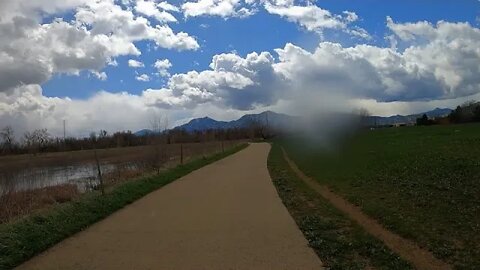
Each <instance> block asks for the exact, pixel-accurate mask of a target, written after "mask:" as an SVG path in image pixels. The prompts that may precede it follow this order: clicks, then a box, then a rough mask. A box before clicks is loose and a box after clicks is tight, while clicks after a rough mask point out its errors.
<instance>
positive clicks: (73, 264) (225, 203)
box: [18, 143, 322, 270]
mask: <svg viewBox="0 0 480 270" xmlns="http://www.w3.org/2000/svg"><path fill="white" fill-rule="evenodd" d="M269 150H270V145H269V144H266V143H262V144H252V145H250V146H249V147H248V148H246V149H245V150H243V151H241V152H239V153H237V154H234V155H232V156H230V157H227V158H225V159H223V160H220V161H218V162H215V163H213V164H211V165H208V166H206V167H203V168H202V169H200V170H197V171H195V172H193V173H191V174H189V175H187V176H185V177H182V178H180V179H179V180H177V181H175V182H173V183H171V184H169V185H167V186H165V187H163V188H162V189H159V190H157V191H155V192H152V193H150V194H149V195H147V196H146V197H144V198H142V199H140V200H138V201H136V202H135V203H133V204H131V205H129V206H127V207H125V208H124V209H122V210H120V211H118V212H116V213H114V214H113V215H111V216H110V217H108V218H106V219H105V220H103V221H101V222H98V223H96V224H95V225H92V226H91V227H90V228H89V229H87V230H85V231H83V232H81V233H78V234H76V235H75V236H73V237H71V238H69V239H67V240H65V241H63V242H61V243H59V244H58V245H56V246H54V247H53V248H51V249H49V250H48V251H46V252H44V253H43V254H41V255H39V256H37V257H35V258H33V259H32V260H30V261H28V262H26V263H25V264H23V265H21V266H20V267H19V268H18V269H62V270H65V269H89V270H90V269H222V270H223V269H320V268H322V266H321V261H320V260H319V259H318V257H317V256H316V255H315V253H314V251H313V250H312V249H310V248H309V247H308V246H307V241H306V240H305V238H304V237H303V235H302V233H301V232H300V230H299V229H298V228H297V226H296V224H295V222H294V221H293V219H292V218H291V217H290V215H289V213H288V211H287V209H286V208H285V207H284V206H283V204H282V202H281V200H280V198H279V197H278V195H277V192H276V190H275V188H274V186H273V184H272V182H271V179H270V176H269V174H268V170H267V155H268V151H269Z"/></svg>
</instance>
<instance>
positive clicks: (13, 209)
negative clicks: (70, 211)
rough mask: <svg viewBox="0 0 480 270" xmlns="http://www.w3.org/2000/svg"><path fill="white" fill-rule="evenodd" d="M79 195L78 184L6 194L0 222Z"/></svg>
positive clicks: (1, 198) (0, 198)
mask: <svg viewBox="0 0 480 270" xmlns="http://www.w3.org/2000/svg"><path fill="white" fill-rule="evenodd" d="M79 195H80V192H79V191H78V189H77V186H75V185H73V184H63V185H58V186H52V187H45V188H41V189H34V190H28V191H19V192H10V193H7V194H4V195H3V196H1V197H0V223H4V222H8V221H11V220H12V219H15V218H19V217H22V216H24V215H27V214H29V213H32V212H33V211H35V210H38V209H42V208H45V207H48V206H50V205H52V204H57V203H64V202H68V201H71V200H72V199H74V198H76V197H77V196H79Z"/></svg>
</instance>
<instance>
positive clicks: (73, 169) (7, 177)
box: [0, 163, 138, 195]
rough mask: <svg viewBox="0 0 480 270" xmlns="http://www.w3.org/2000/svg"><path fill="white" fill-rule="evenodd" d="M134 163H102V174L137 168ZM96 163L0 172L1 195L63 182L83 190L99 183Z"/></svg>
mask: <svg viewBox="0 0 480 270" xmlns="http://www.w3.org/2000/svg"><path fill="white" fill-rule="evenodd" d="M136 169H138V166H137V165H136V164H133V163H122V164H109V163H104V164H102V165H101V172H102V174H103V175H104V174H108V173H112V172H115V171H119V170H122V171H125V170H136ZM98 182H99V181H98V171H97V166H96V164H80V165H69V166H58V167H40V168H27V169H22V170H18V171H13V172H0V195H1V194H2V193H3V192H15V191H24V190H32V189H38V188H43V187H48V186H56V185H61V184H75V185H76V186H77V187H78V189H79V190H80V191H81V192H84V191H87V190H89V189H92V188H94V187H96V186H97V185H98Z"/></svg>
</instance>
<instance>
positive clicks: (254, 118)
mask: <svg viewBox="0 0 480 270" xmlns="http://www.w3.org/2000/svg"><path fill="white" fill-rule="evenodd" d="M451 112H452V109H448V108H435V109H434V110H431V111H428V112H423V113H417V114H410V115H392V116H388V117H383V116H366V120H365V121H366V123H368V125H371V126H374V125H377V126H391V125H412V124H415V123H416V121H417V119H418V118H420V117H422V116H423V115H424V114H425V115H426V116H427V117H428V118H430V119H434V118H438V117H445V116H447V115H449V114H450V113H451ZM295 120H298V117H296V116H291V115H287V114H282V113H276V112H273V111H265V112H262V113H258V114H246V115H244V116H242V117H240V118H239V119H237V120H233V121H218V120H215V119H212V118H210V117H203V118H195V119H192V120H190V121H189V122H188V123H186V124H183V125H180V126H177V127H175V128H173V130H184V131H186V132H198V131H206V130H221V129H225V130H226V129H233V128H248V127H249V126H251V124H252V123H256V124H261V125H268V126H269V127H271V128H274V129H285V128H288V127H289V126H291V125H292V123H294V122H295ZM152 133H153V131H152V130H150V129H142V130H139V131H137V132H135V135H137V136H144V135H148V134H152Z"/></svg>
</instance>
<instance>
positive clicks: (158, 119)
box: [149, 113, 168, 174]
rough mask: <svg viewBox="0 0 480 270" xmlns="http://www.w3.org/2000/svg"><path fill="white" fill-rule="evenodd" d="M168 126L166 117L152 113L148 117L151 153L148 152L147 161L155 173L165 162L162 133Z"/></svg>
mask: <svg viewBox="0 0 480 270" xmlns="http://www.w3.org/2000/svg"><path fill="white" fill-rule="evenodd" d="M167 126H168V118H167V117H163V116H162V115H160V114H157V113H153V114H152V116H151V118H150V128H151V130H152V132H153V134H151V144H152V153H151V154H150V158H149V163H150V166H151V167H152V169H154V170H155V171H156V172H157V174H159V173H160V168H161V166H162V165H163V163H165V162H166V159H167V155H166V147H164V140H163V138H162V133H165V131H166V129H167Z"/></svg>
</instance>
